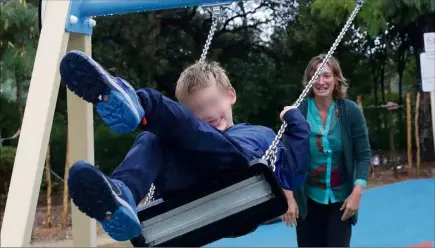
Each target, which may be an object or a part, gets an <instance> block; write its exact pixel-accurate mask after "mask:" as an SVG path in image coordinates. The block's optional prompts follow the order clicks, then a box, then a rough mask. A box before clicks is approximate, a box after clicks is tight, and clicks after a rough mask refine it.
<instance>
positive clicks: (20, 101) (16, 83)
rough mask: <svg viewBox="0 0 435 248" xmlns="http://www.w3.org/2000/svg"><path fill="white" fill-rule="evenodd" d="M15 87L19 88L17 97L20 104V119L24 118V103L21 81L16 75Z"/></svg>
mask: <svg viewBox="0 0 435 248" xmlns="http://www.w3.org/2000/svg"><path fill="white" fill-rule="evenodd" d="M15 78H16V80H15V88H16V89H17V92H16V93H15V94H16V97H17V104H18V111H19V114H20V120H21V121H22V120H23V105H22V94H21V81H20V79H19V78H18V77H15Z"/></svg>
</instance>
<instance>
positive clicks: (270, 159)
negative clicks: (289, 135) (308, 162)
mask: <svg viewBox="0 0 435 248" xmlns="http://www.w3.org/2000/svg"><path fill="white" fill-rule="evenodd" d="M363 3H364V0H358V1H357V2H356V5H355V8H354V9H353V11H352V14H351V15H350V17H349V19H348V20H347V22H346V24H345V25H344V27H343V29H342V30H341V32H340V34H339V35H338V37H337V39H335V41H334V44H333V45H332V47H331V48H330V49H329V51H328V53H327V54H326V57H325V58H324V59H323V61H322V64H321V65H320V66H319V68H318V69H317V71H316V73H314V75H313V77H312V78H311V80H310V81H309V82H308V84H307V86H305V89H304V90H303V91H302V93H301V95H300V96H299V98H298V99H297V100H296V102H295V103H294V104H293V106H294V107H299V105H300V104H301V102H302V101H303V100H304V98H305V97H306V96H307V94H308V92H309V91H310V90H311V87H312V86H313V84H314V82H315V81H316V80H317V78H318V77H319V75H320V73H321V72H322V71H323V68H324V67H325V65H326V63H327V62H328V60H329V59H330V58H331V56H332V54H333V53H334V52H335V49H337V46H338V45H339V44H340V42H341V40H342V39H343V36H344V34H345V33H346V31H347V30H348V29H349V27H350V25H351V24H352V22H353V20H354V19H355V17H356V15H357V14H358V11H359V10H360V9H361V7H362V5H363ZM286 128H287V123H286V122H285V121H284V122H283V124H282V125H281V128H280V129H279V131H278V133H277V135H276V137H275V139H274V140H273V142H272V144H271V145H270V147H269V149H267V151H266V152H265V154H264V155H263V157H262V159H263V160H265V161H266V162H267V164H268V165H269V167H270V168H271V169H272V170H273V171H275V162H276V159H277V157H276V153H277V151H278V150H277V147H278V143H279V141H280V140H281V137H282V136H283V134H284V131H285V129H286Z"/></svg>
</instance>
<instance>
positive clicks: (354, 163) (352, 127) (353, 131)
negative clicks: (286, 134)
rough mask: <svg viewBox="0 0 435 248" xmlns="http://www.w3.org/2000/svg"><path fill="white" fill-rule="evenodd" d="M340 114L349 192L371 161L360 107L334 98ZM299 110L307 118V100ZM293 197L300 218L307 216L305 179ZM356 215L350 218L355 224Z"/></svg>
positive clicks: (365, 127) (367, 170) (364, 176)
mask: <svg viewBox="0 0 435 248" xmlns="http://www.w3.org/2000/svg"><path fill="white" fill-rule="evenodd" d="M336 102H337V106H338V111H339V114H340V126H341V137H342V139H343V149H344V151H343V152H344V161H345V166H346V168H347V171H348V172H349V178H351V179H352V180H350V182H349V184H348V185H347V187H349V190H350V192H351V191H352V189H353V182H354V181H355V180H356V179H364V180H367V179H368V174H369V167H370V161H371V150H370V143H369V137H368V130H367V125H366V121H365V118H364V114H363V112H362V110H361V108H360V107H359V106H358V105H357V104H356V103H355V102H353V101H351V100H347V99H345V100H336ZM299 110H300V111H301V112H302V114H303V115H304V116H305V118H307V111H308V101H307V100H304V101H303V102H302V103H301V105H299ZM294 197H295V199H296V202H297V204H298V207H299V215H300V218H302V219H305V217H306V216H307V199H308V196H307V181H306V182H305V184H304V185H303V186H302V187H301V188H300V189H298V190H296V191H295V192H294ZM357 219H358V215H357V214H356V215H354V217H353V218H352V224H354V225H355V224H356V222H357Z"/></svg>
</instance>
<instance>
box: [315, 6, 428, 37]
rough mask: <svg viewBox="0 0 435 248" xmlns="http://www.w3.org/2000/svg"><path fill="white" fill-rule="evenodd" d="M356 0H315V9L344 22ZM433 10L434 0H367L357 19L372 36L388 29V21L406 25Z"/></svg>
mask: <svg viewBox="0 0 435 248" xmlns="http://www.w3.org/2000/svg"><path fill="white" fill-rule="evenodd" d="M355 2H356V1H354V0H343V1H329V0H315V1H314V4H313V10H317V11H320V12H319V13H320V15H321V16H322V18H327V19H332V20H335V21H336V22H337V23H343V20H345V19H346V18H347V17H348V16H349V15H350V13H351V11H352V10H353V8H354V7H355ZM431 12H435V2H434V1H433V0H419V1H415V0H397V1H384V0H366V1H365V2H364V5H363V6H362V8H361V10H360V12H359V14H358V16H357V18H356V19H357V24H358V26H359V27H360V28H363V29H365V30H367V31H368V33H369V34H370V35H371V36H376V35H378V34H379V32H380V31H385V30H386V29H387V22H392V23H394V24H402V25H403V26H404V25H406V24H409V23H411V22H414V21H415V20H416V18H417V17H419V16H421V15H423V14H426V13H431Z"/></svg>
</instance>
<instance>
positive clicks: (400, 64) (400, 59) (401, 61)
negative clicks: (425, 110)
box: [397, 34, 406, 105]
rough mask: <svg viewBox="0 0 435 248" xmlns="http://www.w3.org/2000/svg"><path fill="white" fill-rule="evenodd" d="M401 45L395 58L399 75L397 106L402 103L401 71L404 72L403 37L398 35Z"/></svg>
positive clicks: (404, 52)
mask: <svg viewBox="0 0 435 248" xmlns="http://www.w3.org/2000/svg"><path fill="white" fill-rule="evenodd" d="M400 37H401V38H400V39H401V44H400V46H399V52H398V58H397V74H398V75H399V101H398V104H399V105H402V103H403V71H404V70H405V65H406V64H405V62H406V61H405V54H406V48H405V40H404V39H405V37H404V35H403V34H401V35H400Z"/></svg>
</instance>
